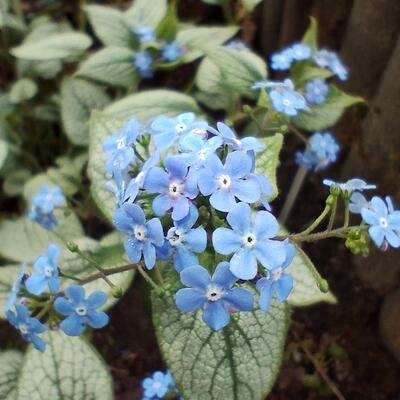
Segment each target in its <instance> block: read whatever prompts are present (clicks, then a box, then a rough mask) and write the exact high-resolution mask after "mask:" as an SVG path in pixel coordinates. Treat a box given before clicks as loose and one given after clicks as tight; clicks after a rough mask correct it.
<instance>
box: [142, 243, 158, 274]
mask: <svg viewBox="0 0 400 400" xmlns="http://www.w3.org/2000/svg"><path fill="white" fill-rule="evenodd" d="M143 256H144V263H145V264H146V267H147V268H148V269H152V268H153V267H154V265H155V263H156V249H155V247H154V245H153V244H151V243H150V242H146V243H145V244H144V248H143Z"/></svg>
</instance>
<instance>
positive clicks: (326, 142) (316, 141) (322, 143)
mask: <svg viewBox="0 0 400 400" xmlns="http://www.w3.org/2000/svg"><path fill="white" fill-rule="evenodd" d="M309 143H310V148H311V150H312V151H313V152H314V153H315V154H316V156H317V158H318V165H317V169H324V168H326V167H327V166H328V165H329V164H332V163H333V162H335V161H336V159H337V156H338V153H339V150H340V147H339V144H338V143H337V141H336V139H335V137H334V136H333V135H332V134H331V133H330V132H322V133H320V132H316V133H314V135H312V136H311V137H310V139H309Z"/></svg>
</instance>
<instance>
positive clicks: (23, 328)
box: [18, 324, 28, 335]
mask: <svg viewBox="0 0 400 400" xmlns="http://www.w3.org/2000/svg"><path fill="white" fill-rule="evenodd" d="M18 329H19V331H20V332H21V333H22V334H23V335H26V334H27V333H28V327H27V326H26V325H25V324H19V325H18Z"/></svg>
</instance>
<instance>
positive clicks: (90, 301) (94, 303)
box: [86, 290, 107, 309]
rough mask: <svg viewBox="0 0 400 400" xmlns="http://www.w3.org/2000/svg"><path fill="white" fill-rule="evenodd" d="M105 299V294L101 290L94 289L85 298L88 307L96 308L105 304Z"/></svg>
mask: <svg viewBox="0 0 400 400" xmlns="http://www.w3.org/2000/svg"><path fill="white" fill-rule="evenodd" d="M106 301H107V295H106V294H105V293H104V292H102V291H101V290H96V291H95V292H93V293H92V294H91V295H90V296H89V297H88V298H87V300H86V303H87V305H88V306H89V307H90V308H92V309H96V308H99V307H101V306H102V305H103V304H105V303H106Z"/></svg>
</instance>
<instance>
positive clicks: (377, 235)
mask: <svg viewBox="0 0 400 400" xmlns="http://www.w3.org/2000/svg"><path fill="white" fill-rule="evenodd" d="M385 200H386V204H385V202H384V201H383V200H382V199H381V198H380V197H378V196H374V197H373V198H372V200H371V205H370V207H369V208H362V209H361V215H362V218H363V220H364V221H365V222H366V223H367V224H368V225H370V227H369V229H368V233H369V235H370V236H371V238H372V240H373V241H374V243H375V244H376V245H377V246H378V247H381V246H382V245H384V244H385V243H388V244H389V245H390V246H392V247H395V248H397V247H400V211H398V210H394V207H393V204H392V201H391V199H390V198H389V197H386V199H385Z"/></svg>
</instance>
